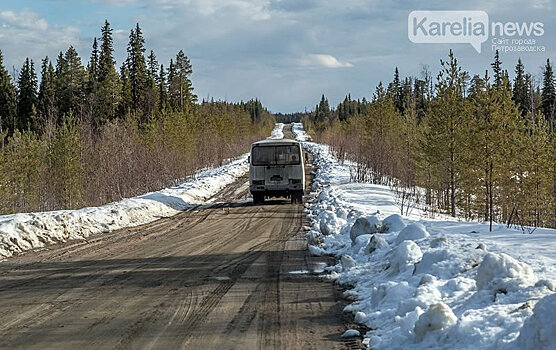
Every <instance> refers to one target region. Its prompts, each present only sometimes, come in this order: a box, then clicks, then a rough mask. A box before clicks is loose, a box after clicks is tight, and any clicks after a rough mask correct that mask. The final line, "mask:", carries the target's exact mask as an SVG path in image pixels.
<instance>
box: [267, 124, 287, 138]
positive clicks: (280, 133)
mask: <svg viewBox="0 0 556 350" xmlns="http://www.w3.org/2000/svg"><path fill="white" fill-rule="evenodd" d="M283 138H284V124H283V123H276V126H275V127H274V130H272V132H271V133H270V137H269V139H283Z"/></svg>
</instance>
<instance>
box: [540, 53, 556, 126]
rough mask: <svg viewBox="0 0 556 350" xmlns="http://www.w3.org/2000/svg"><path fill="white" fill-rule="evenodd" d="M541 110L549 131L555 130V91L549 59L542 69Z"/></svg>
mask: <svg viewBox="0 0 556 350" xmlns="http://www.w3.org/2000/svg"><path fill="white" fill-rule="evenodd" d="M541 108H542V112H543V115H544V118H545V119H546V121H547V122H548V125H549V126H550V129H551V130H555V108H556V90H555V86H554V72H553V70H552V64H550V59H547V60H546V66H545V67H544V73H543V87H542V105H541Z"/></svg>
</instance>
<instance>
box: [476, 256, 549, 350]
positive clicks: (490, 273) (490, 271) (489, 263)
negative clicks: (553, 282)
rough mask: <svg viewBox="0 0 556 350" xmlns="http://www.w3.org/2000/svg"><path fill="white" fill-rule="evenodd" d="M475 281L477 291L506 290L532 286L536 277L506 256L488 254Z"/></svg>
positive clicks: (524, 266)
mask: <svg viewBox="0 0 556 350" xmlns="http://www.w3.org/2000/svg"><path fill="white" fill-rule="evenodd" d="M476 281H477V287H478V288H479V289H486V288H491V289H494V290H502V289H503V290H507V288H509V287H514V288H518V287H520V286H530V285H533V284H534V283H535V282H537V277H536V276H535V274H534V273H533V269H531V267H529V266H528V265H527V264H525V263H522V262H520V261H517V260H516V259H514V258H512V257H511V256H509V255H507V254H504V253H500V254H495V253H488V254H486V255H485V256H484V258H483V261H482V262H481V264H480V265H479V268H478V269H477V277H476ZM555 345H556V344H555Z"/></svg>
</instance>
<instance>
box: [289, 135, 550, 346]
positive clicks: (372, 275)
mask: <svg viewBox="0 0 556 350" xmlns="http://www.w3.org/2000/svg"><path fill="white" fill-rule="evenodd" d="M293 132H294V134H295V135H296V139H297V140H299V141H301V142H302V144H303V146H304V147H305V148H306V149H308V150H309V151H311V152H312V153H313V155H314V164H316V165H317V167H318V170H317V171H316V176H315V179H314V181H313V188H312V190H313V193H312V194H311V197H313V198H314V200H313V201H312V202H311V203H310V205H308V206H307V208H306V213H307V217H308V219H309V220H310V222H311V227H310V230H309V232H308V233H307V237H308V239H309V240H310V241H311V242H312V243H311V244H312V248H311V252H312V253H318V254H319V255H323V254H326V255H334V256H336V257H337V258H338V259H339V262H338V264H337V265H335V266H329V267H327V268H326V271H328V272H329V275H327V276H329V277H327V278H329V279H331V280H337V281H338V283H341V284H344V285H346V286H349V287H351V288H352V289H349V290H348V291H346V292H345V293H344V295H345V296H346V298H347V299H349V300H351V301H352V303H351V304H349V305H347V306H346V307H345V311H346V312H352V313H353V314H354V320H355V322H357V323H362V324H364V325H365V326H367V327H369V328H370V329H372V330H370V331H368V332H367V333H366V334H364V337H365V339H364V343H365V344H368V345H367V346H368V347H369V348H372V349H407V348H411V349H430V348H442V349H444V348H451V347H452V348H467V349H475V348H481V349H483V348H507V347H510V348H511V349H514V348H537V347H540V348H542V347H543V346H544V348H547V349H548V348H550V349H556V343H555V340H554V338H553V337H550V336H548V337H547V336H544V335H541V334H554V333H555V332H554V331H553V328H550V327H553V324H551V323H549V322H547V321H544V320H545V319H550V318H551V319H556V308H555V307H554V304H553V303H554V302H552V303H551V304H550V305H548V303H549V302H548V301H547V302H546V305H545V306H544V308H543V311H540V310H541V307H539V308H538V309H537V308H535V310H534V311H533V309H532V305H534V303H535V302H536V301H537V300H539V299H540V300H545V299H543V298H545V297H546V296H547V295H550V294H551V293H552V291H554V288H555V284H556V283H554V281H556V230H550V229H537V230H536V231H535V232H534V233H533V234H532V235H524V234H522V233H521V231H518V230H514V229H508V228H506V227H505V225H494V230H493V232H489V227H488V224H483V223H473V222H460V221H455V220H454V219H453V218H450V217H446V216H442V215H436V217H432V214H431V213H429V212H426V211H423V210H420V209H419V208H415V209H414V210H413V211H412V213H411V215H408V216H404V217H402V216H400V215H399V213H400V209H399V206H398V203H397V201H396V196H395V194H393V193H392V191H391V190H390V188H389V187H387V186H381V185H374V184H367V183H355V182H352V181H351V178H350V173H352V167H355V166H356V164H353V163H350V162H349V161H345V162H339V161H338V160H337V159H336V158H335V157H334V156H333V155H332V153H331V152H330V149H329V147H328V146H327V145H321V144H317V143H314V142H310V141H309V139H308V138H307V135H306V133H305V132H304V130H303V126H302V125H301V124H294V125H293ZM369 218H372V219H371V220H372V222H371V221H369ZM378 223H379V224H380V229H379V230H377V229H378V228H379V227H378V226H377V227H375V228H374V229H373V224H378ZM374 230H377V232H373V231H374ZM379 232H380V233H379ZM487 247H488V249H487ZM348 257H349V258H348ZM537 278H539V279H540V280H539V281H538V282H537V283H535V282H536V281H537ZM541 305H542V304H541ZM542 312H544V314H543V313H542ZM537 313H538V314H537ZM534 314H536V315H535V316H534V317H535V318H533V317H532V315H534ZM530 317H531V318H530ZM526 320H528V321H527V326H526V327H524V323H525V322H526ZM529 324H530V325H529ZM544 325H546V328H543V330H541V329H540V328H539V327H542V326H544ZM522 327H523V329H522ZM520 330H521V333H522V335H520ZM518 336H519V337H520V340H519V344H524V345H527V346H521V347H512V346H514V345H515V344H518V340H517V339H518ZM529 344H532V346H529ZM539 344H540V345H539ZM545 344H548V345H545Z"/></svg>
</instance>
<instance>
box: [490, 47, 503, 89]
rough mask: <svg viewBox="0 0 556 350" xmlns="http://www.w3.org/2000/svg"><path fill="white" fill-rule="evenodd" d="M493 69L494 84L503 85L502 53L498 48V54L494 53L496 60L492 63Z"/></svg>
mask: <svg viewBox="0 0 556 350" xmlns="http://www.w3.org/2000/svg"><path fill="white" fill-rule="evenodd" d="M490 66H491V67H492V70H493V71H494V86H502V76H503V74H504V72H502V62H500V55H499V53H498V50H496V54H495V55H494V62H493V63H491V64H490Z"/></svg>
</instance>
